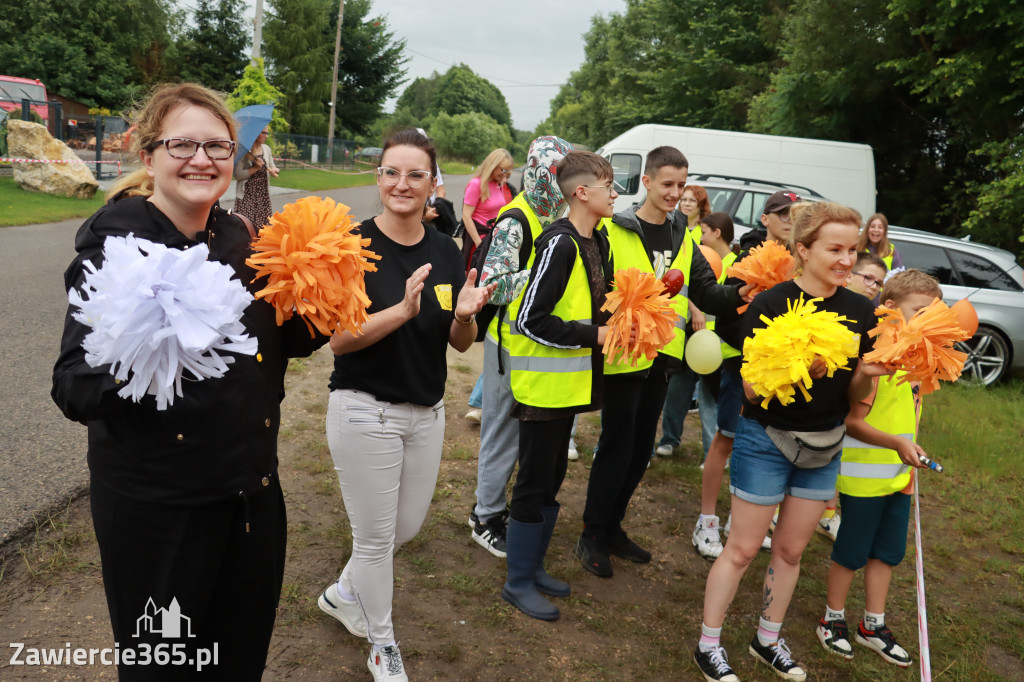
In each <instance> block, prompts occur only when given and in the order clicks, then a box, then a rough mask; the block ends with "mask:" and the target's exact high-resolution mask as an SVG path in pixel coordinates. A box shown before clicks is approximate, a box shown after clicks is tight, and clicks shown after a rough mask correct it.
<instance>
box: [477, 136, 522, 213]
mask: <svg viewBox="0 0 1024 682" xmlns="http://www.w3.org/2000/svg"><path fill="white" fill-rule="evenodd" d="M506 163H508V164H511V163H513V161H512V155H511V154H510V153H509V151H508V150H507V149H502V148H501V147H499V148H497V149H495V150H494V151H493V152H491V153H490V154H488V155H487V158H486V159H484V161H483V163H481V164H480V167H479V168H477V170H476V177H478V178H480V202H481V203H483V202H485V201H487V200H488V199H490V197H491V175H492V174H493V173H494V169H495V168H498V167H499V166H501V165H503V164H506Z"/></svg>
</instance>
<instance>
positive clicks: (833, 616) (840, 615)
mask: <svg viewBox="0 0 1024 682" xmlns="http://www.w3.org/2000/svg"><path fill="white" fill-rule="evenodd" d="M825 620H826V621H829V620H846V609H839V610H838V611H836V610H834V609H833V608H832V607H831V606H829V605H828V604H825Z"/></svg>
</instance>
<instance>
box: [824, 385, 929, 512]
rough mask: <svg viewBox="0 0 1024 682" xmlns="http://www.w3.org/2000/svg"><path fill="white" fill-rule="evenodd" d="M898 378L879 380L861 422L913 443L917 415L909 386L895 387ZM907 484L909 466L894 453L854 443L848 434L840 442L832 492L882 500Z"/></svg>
mask: <svg viewBox="0 0 1024 682" xmlns="http://www.w3.org/2000/svg"><path fill="white" fill-rule="evenodd" d="M901 375H902V373H901V372H897V373H896V375H895V376H892V377H880V378H879V379H878V390H877V391H875V400H874V402H873V403H872V404H871V411H870V412H868V416H867V419H866V420H865V421H866V422H867V423H868V424H870V425H871V426H874V427H875V428H876V429H878V430H879V431H884V432H886V433H892V434H895V435H897V436H901V437H903V438H907V439H909V440H912V441H915V442H916V441H917V437H916V435H917V413H916V409H915V407H914V391H913V388H912V387H911V385H910V383H904V384H900V385H897V384H896V380H897V379H898V378H899V377H900V376H901ZM908 483H910V467H909V466H908V465H906V464H904V463H903V461H902V460H901V459H900V456H899V455H898V454H897V453H896V451H895V450H889V449H888V448H880V447H877V446H874V445H868V444H867V443H865V442H863V441H860V440H857V439H856V438H854V437H853V436H851V435H850V434H847V435H846V440H845V441H844V442H843V455H842V460H841V461H840V463H839V478H838V480H837V481H836V489H837V490H839V492H841V493H844V494H846V495H852V496H853V497H882V496H883V495H891V494H893V493H898V492H899V491H901V490H903V489H904V488H906V487H907V484H908Z"/></svg>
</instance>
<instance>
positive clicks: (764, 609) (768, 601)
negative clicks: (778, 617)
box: [761, 566, 775, 618]
mask: <svg viewBox="0 0 1024 682" xmlns="http://www.w3.org/2000/svg"><path fill="white" fill-rule="evenodd" d="M774 583H775V571H774V569H772V567H771V566H769V567H768V575H767V576H765V579H764V599H763V600H762V601H761V617H762V618H767V613H768V607H770V606H771V605H772V602H773V601H774V600H775V597H773V596H772V585H774Z"/></svg>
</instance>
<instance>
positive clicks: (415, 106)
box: [395, 71, 441, 120]
mask: <svg viewBox="0 0 1024 682" xmlns="http://www.w3.org/2000/svg"><path fill="white" fill-rule="evenodd" d="M439 80H441V75H440V74H439V73H438V72H437V71H435V72H434V73H433V74H431V76H430V78H417V79H416V80H414V81H413V82H412V83H410V84H409V85H408V86H406V88H405V90H403V91H402V94H401V96H399V98H398V101H396V102H395V111H396V112H397V111H398V110H399V109H406V110H408V111H409V113H410V114H411V115H412V116H414V117H415V118H416V119H418V120H422V119H424V118H426V117H427V116H429V115H430V114H436V113H438V112H437V111H436V110H435V109H434V108H433V107H434V95H435V93H436V92H437V82H438V81H439Z"/></svg>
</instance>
